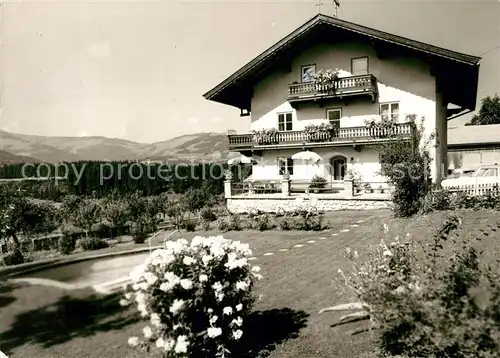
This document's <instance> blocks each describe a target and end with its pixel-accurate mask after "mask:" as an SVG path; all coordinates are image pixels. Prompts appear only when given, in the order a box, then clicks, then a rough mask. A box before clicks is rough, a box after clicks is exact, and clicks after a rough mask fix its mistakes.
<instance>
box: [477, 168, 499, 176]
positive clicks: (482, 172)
mask: <svg viewBox="0 0 500 358" xmlns="http://www.w3.org/2000/svg"><path fill="white" fill-rule="evenodd" d="M476 176H478V177H496V176H498V170H497V168H481V169H479V170H478V171H477V175H476Z"/></svg>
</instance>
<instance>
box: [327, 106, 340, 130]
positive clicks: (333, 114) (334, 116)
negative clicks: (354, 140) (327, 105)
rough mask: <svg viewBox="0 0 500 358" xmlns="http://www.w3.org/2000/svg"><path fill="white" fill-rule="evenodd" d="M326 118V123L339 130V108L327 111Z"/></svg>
mask: <svg viewBox="0 0 500 358" xmlns="http://www.w3.org/2000/svg"><path fill="white" fill-rule="evenodd" d="M326 118H328V123H330V124H331V125H333V126H334V127H335V128H340V118H342V109H340V108H333V109H327V110H326Z"/></svg>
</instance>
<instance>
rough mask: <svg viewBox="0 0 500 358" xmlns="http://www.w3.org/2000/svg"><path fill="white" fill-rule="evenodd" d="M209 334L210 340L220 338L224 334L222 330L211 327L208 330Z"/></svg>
mask: <svg viewBox="0 0 500 358" xmlns="http://www.w3.org/2000/svg"><path fill="white" fill-rule="evenodd" d="M207 334H208V336H209V337H210V338H215V337H218V336H220V335H221V334H222V329H220V328H218V327H210V328H209V329H208V330H207Z"/></svg>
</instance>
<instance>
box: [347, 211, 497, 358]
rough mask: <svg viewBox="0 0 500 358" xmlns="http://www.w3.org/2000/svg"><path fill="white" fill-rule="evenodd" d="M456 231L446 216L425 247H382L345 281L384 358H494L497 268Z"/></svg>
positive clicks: (406, 244) (411, 244) (403, 244)
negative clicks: (373, 329)
mask: <svg viewBox="0 0 500 358" xmlns="http://www.w3.org/2000/svg"><path fill="white" fill-rule="evenodd" d="M459 227H460V219H459V218H458V217H455V216H450V217H449V218H447V220H446V221H445V222H444V224H443V226H442V227H441V228H440V229H439V230H438V231H437V233H436V234H435V236H434V238H433V239H432V240H430V241H431V242H430V244H428V245H426V246H419V245H417V244H416V243H415V242H414V241H409V240H408V241H407V242H401V241H399V240H398V239H395V240H394V241H393V242H392V243H391V244H390V245H386V244H385V243H384V242H382V244H381V245H380V247H379V248H378V249H377V251H376V253H375V255H374V258H373V259H372V260H370V261H368V262H366V263H364V264H361V265H355V268H354V274H353V275H352V276H350V277H346V276H343V277H344V279H345V281H346V283H347V284H348V285H349V287H352V288H353V289H354V290H355V292H357V294H358V296H359V298H360V300H361V303H362V305H363V307H364V308H365V309H366V310H367V311H368V312H369V315H370V317H371V319H372V321H373V323H374V325H375V326H378V328H379V330H378V331H377V332H378V339H377V341H378V347H379V349H380V355H381V356H384V357H385V356H388V355H389V356H395V355H401V356H403V357H434V358H437V357H446V358H451V357H454V358H466V357H481V358H483V357H484V358H490V357H496V356H498V351H499V350H500V315H499V313H498V312H499V307H500V280H499V279H500V275H499V274H498V267H495V270H493V268H492V267H489V266H486V265H481V264H480V254H479V252H478V251H477V250H476V248H475V247H474V246H475V242H474V240H472V241H471V240H470V238H465V239H463V238H461V237H459V236H458V235H456V230H457V229H458V228H459ZM494 230H496V229H494ZM490 233H491V232H485V233H484V237H482V238H478V239H484V238H486V237H487V236H489V235H490ZM349 255H350V257H354V256H357V255H356V253H355V252H354V255H353V252H352V251H350V252H349Z"/></svg>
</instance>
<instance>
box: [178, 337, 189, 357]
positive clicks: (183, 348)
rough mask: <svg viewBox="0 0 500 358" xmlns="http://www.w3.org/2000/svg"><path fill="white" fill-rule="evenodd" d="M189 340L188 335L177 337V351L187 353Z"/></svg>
mask: <svg viewBox="0 0 500 358" xmlns="http://www.w3.org/2000/svg"><path fill="white" fill-rule="evenodd" d="M188 345H189V342H188V341H187V337H186V336H179V337H177V343H176V344H175V353H187V351H188Z"/></svg>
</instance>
